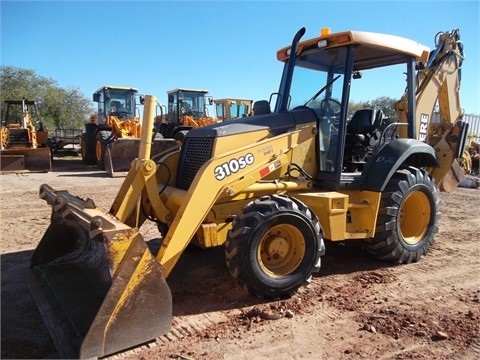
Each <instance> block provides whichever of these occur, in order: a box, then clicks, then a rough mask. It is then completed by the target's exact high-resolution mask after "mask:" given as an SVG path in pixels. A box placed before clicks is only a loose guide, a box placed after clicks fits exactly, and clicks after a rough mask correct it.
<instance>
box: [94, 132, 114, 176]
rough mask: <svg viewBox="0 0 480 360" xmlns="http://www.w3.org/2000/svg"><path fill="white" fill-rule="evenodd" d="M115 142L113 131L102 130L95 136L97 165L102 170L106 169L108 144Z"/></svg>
mask: <svg viewBox="0 0 480 360" xmlns="http://www.w3.org/2000/svg"><path fill="white" fill-rule="evenodd" d="M112 142H113V135H112V132H111V131H107V130H101V131H99V132H97V136H96V137H95V157H96V161H97V167H98V168H99V169H100V170H105V151H106V150H107V146H108V145H109V144H110V143H112Z"/></svg>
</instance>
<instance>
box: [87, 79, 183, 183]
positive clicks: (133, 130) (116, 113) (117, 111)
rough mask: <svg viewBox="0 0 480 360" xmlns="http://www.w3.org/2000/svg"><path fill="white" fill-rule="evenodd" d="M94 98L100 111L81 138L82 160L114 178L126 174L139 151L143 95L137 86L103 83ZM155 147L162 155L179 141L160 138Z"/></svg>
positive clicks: (156, 152) (154, 142)
mask: <svg viewBox="0 0 480 360" xmlns="http://www.w3.org/2000/svg"><path fill="white" fill-rule="evenodd" d="M137 98H138V99H139V101H138V102H137ZM93 101H94V102H96V103H97V104H98V107H97V113H96V114H94V115H92V116H90V121H89V122H88V123H87V124H85V132H84V133H83V134H82V137H81V140H80V148H81V154H82V160H83V162H84V163H85V164H87V165H97V167H98V168H99V169H101V170H106V172H107V173H108V174H109V175H110V176H112V177H114V176H125V175H126V172H127V171H128V170H129V169H130V165H131V162H132V160H133V159H134V158H135V157H136V156H137V155H138V151H139V144H140V136H141V133H142V124H141V121H140V117H139V116H137V112H138V108H137V105H139V104H140V103H141V97H140V96H139V95H138V90H137V89H135V88H131V87H122V86H102V87H101V88H99V89H98V90H97V91H95V92H94V93H93ZM160 109H161V107H160ZM157 140H158V141H157ZM152 146H153V152H154V154H159V153H162V152H163V151H165V150H168V149H170V148H172V147H175V146H176V143H175V141H173V140H163V139H160V138H157V139H154V141H153V144H152Z"/></svg>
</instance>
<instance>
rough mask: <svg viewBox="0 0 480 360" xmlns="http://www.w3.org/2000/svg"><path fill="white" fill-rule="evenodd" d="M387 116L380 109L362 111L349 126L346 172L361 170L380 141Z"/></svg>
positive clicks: (358, 112)
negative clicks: (381, 129)
mask: <svg viewBox="0 0 480 360" xmlns="http://www.w3.org/2000/svg"><path fill="white" fill-rule="evenodd" d="M384 119H385V116H384V114H383V111H382V110H380V109H360V110H357V111H356V112H355V114H353V116H352V118H351V119H350V121H349V122H348V124H347V134H346V137H345V155H344V160H343V164H344V167H345V168H346V171H355V170H361V169H362V168H363V164H365V162H366V161H367V159H368V157H369V156H370V155H371V154H372V152H373V148H374V147H375V145H377V144H378V142H379V140H380V135H381V131H380V128H381V126H382V123H383V122H384Z"/></svg>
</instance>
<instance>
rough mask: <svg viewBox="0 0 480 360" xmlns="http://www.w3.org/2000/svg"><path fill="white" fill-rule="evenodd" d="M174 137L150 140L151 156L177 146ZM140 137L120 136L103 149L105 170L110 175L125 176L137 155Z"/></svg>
mask: <svg viewBox="0 0 480 360" xmlns="http://www.w3.org/2000/svg"><path fill="white" fill-rule="evenodd" d="M177 147H178V145H177V143H176V142H175V140H174V139H157V140H154V141H153V142H152V149H151V156H152V157H153V156H155V155H157V154H161V153H163V152H165V151H168V150H170V149H174V148H177ZM139 149H140V139H124V138H120V139H117V140H115V141H114V142H112V143H110V144H109V145H108V146H107V149H106V150H105V170H106V172H107V173H108V175H110V176H111V177H120V176H126V175H127V173H128V171H129V170H130V166H131V164H132V161H133V160H134V159H135V158H136V157H138V152H139Z"/></svg>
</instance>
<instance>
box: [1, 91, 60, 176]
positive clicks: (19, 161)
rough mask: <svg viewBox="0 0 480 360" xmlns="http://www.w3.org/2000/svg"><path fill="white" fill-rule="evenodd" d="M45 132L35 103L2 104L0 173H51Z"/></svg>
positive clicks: (26, 101) (46, 131)
mask: <svg viewBox="0 0 480 360" xmlns="http://www.w3.org/2000/svg"><path fill="white" fill-rule="evenodd" d="M47 142H48V130H47V129H46V128H45V127H44V125H43V122H42V120H41V119H40V115H39V112H38V108H37V104H36V102H35V101H32V100H27V99H25V98H23V99H22V100H6V101H5V102H4V103H3V108H2V123H1V126H0V148H1V150H0V164H1V172H11V171H23V170H28V171H34V172H48V171H51V170H52V159H51V153H50V148H49V147H48V146H47Z"/></svg>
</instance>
